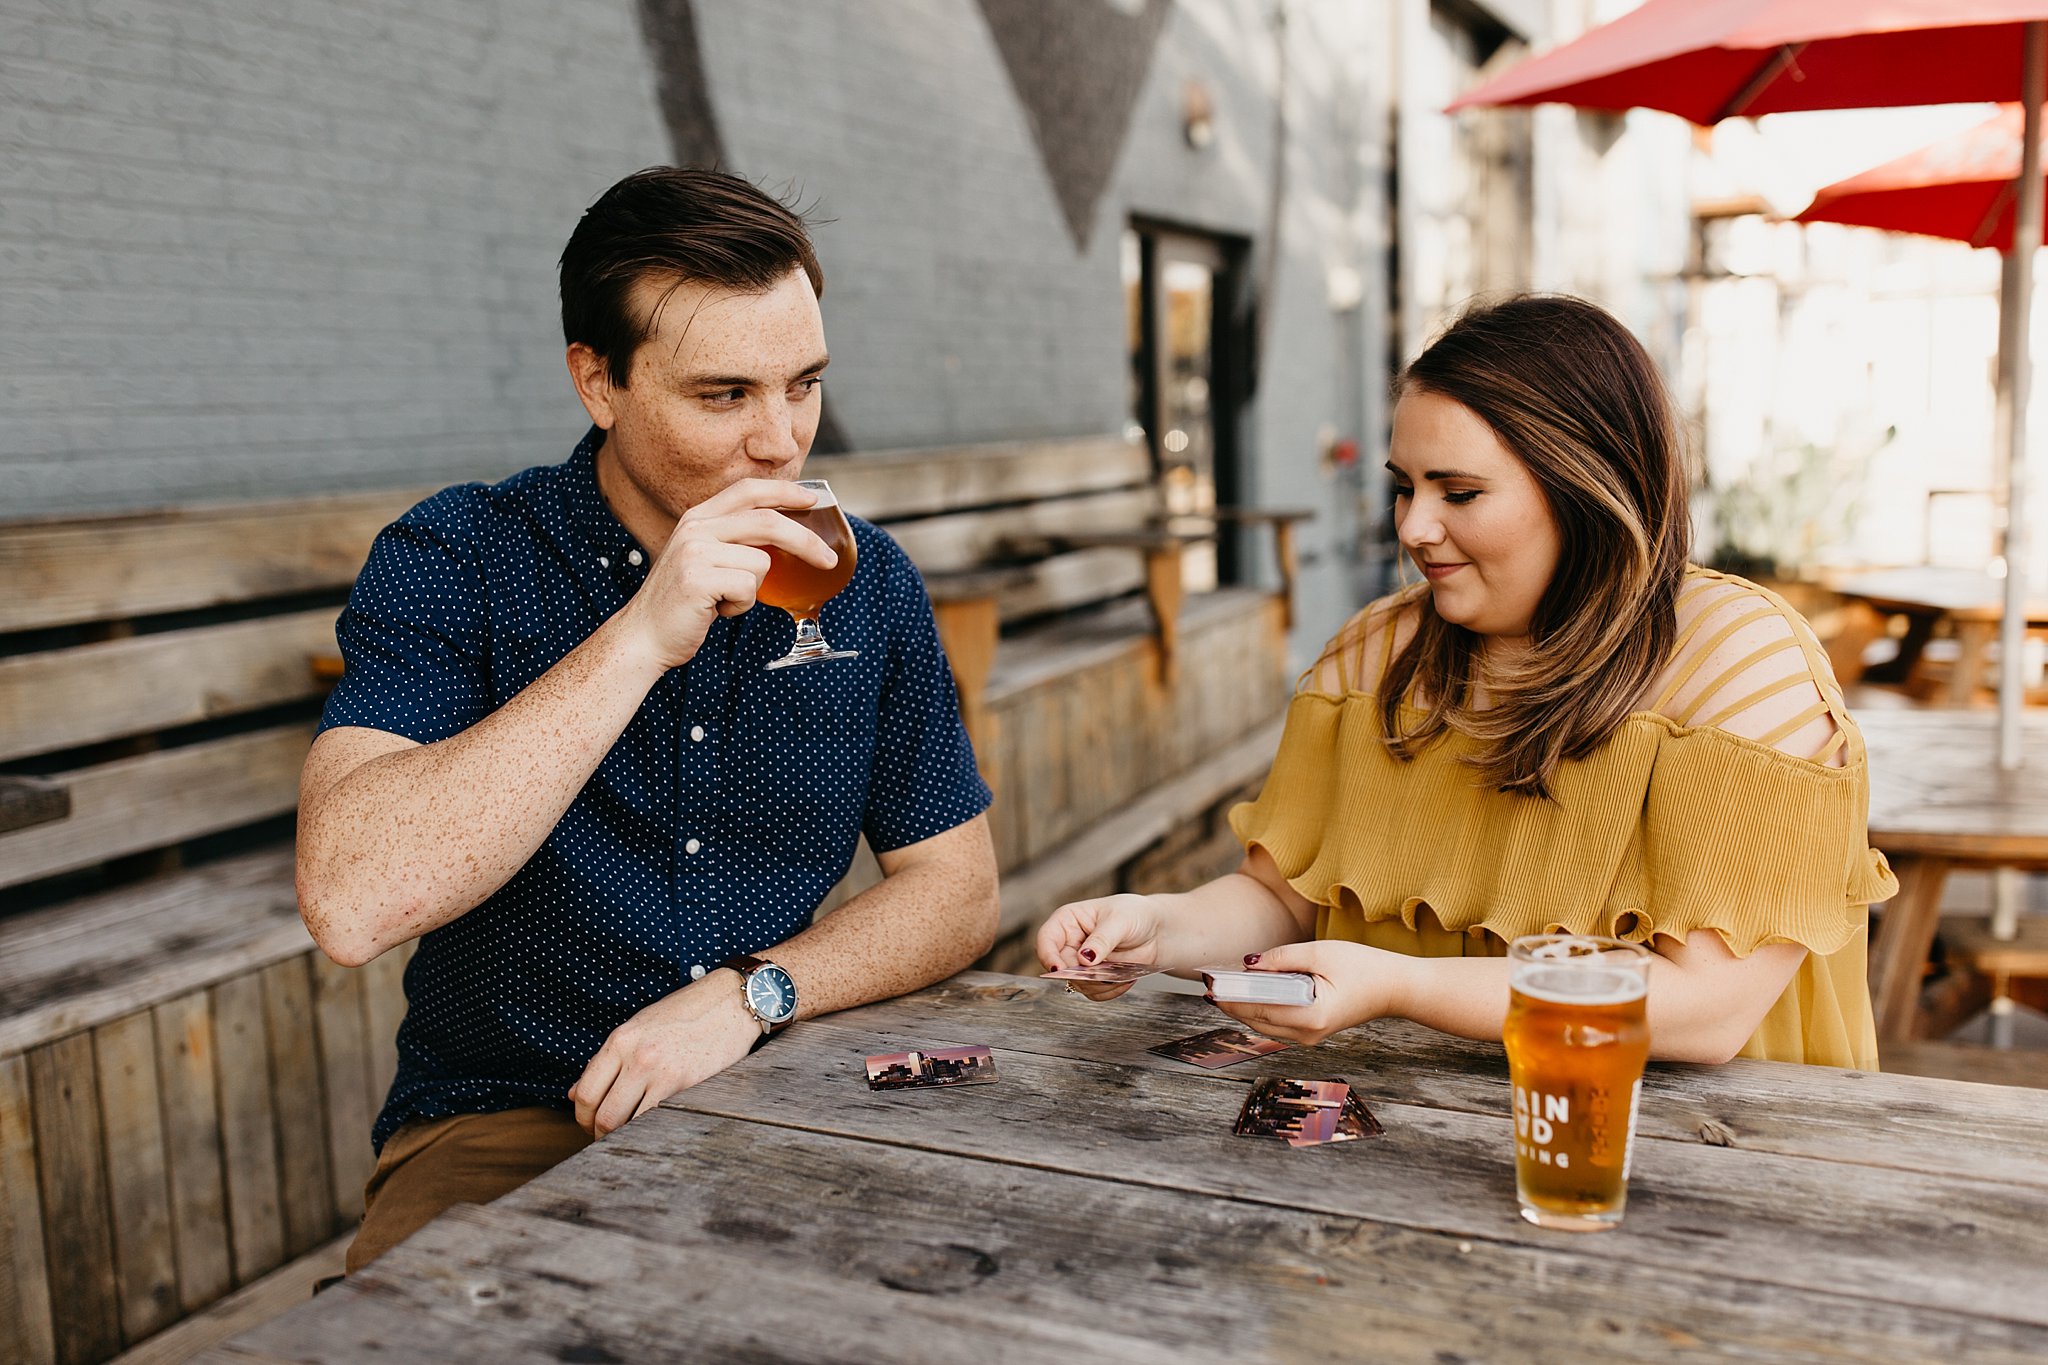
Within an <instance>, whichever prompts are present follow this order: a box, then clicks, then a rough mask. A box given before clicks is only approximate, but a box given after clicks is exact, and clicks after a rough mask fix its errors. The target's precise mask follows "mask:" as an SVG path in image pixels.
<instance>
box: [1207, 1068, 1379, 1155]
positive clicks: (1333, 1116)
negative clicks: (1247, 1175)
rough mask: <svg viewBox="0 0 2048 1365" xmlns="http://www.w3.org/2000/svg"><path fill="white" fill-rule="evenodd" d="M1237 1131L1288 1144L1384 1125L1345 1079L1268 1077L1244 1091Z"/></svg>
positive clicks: (1364, 1133)
mask: <svg viewBox="0 0 2048 1365" xmlns="http://www.w3.org/2000/svg"><path fill="white" fill-rule="evenodd" d="M1232 1131H1234V1132H1235V1133H1236V1134H1237V1135H1238V1136H1239V1137H1277V1138H1281V1139H1284V1140H1285V1141H1286V1143H1287V1145H1288V1146H1290V1147H1317V1146H1321V1145H1323V1144H1324V1143H1329V1142H1354V1141H1356V1140H1357V1139H1359V1138H1366V1137H1377V1136H1378V1135H1379V1134H1380V1133H1382V1132H1383V1131H1385V1130H1384V1129H1382V1128H1381V1127H1380V1122H1379V1120H1378V1119H1376V1118H1374V1117H1373V1116H1372V1111H1371V1110H1370V1109H1367V1108H1366V1107H1365V1102H1364V1101H1362V1100H1360V1099H1359V1098H1358V1096H1356V1095H1354V1094H1352V1093H1351V1086H1350V1085H1349V1084H1348V1083H1346V1082H1344V1081H1304V1080H1266V1081H1260V1082H1258V1083H1257V1084H1256V1085H1254V1086H1253V1087H1252V1090H1251V1093H1250V1094H1249V1095H1247V1096H1245V1101H1244V1109H1243V1111H1242V1112H1241V1113H1239V1115H1238V1116H1237V1126H1236V1127H1235V1128H1234V1129H1233V1130H1232Z"/></svg>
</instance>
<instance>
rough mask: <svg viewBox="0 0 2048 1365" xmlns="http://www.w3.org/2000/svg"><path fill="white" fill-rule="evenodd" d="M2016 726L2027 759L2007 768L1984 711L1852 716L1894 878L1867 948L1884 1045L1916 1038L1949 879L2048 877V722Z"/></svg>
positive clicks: (2032, 719)
mask: <svg viewBox="0 0 2048 1365" xmlns="http://www.w3.org/2000/svg"><path fill="white" fill-rule="evenodd" d="M2020 723H2021V727H2022V728H2021V737H2022V743H2023V746H2024V752H2025V753H2026V754H2027V756H2028V759H2029V761H2028V762H2027V763H2026V764H2025V765H2024V766H2022V767H2020V768H2018V769H2017V770H2015V771H2012V772H2007V771H2005V770H2004V769H2002V768H2000V767H1999V766H1998V718H1997V717H1996V716H1995V715H1992V714H1990V713H1988V712H1983V711H1955V710H1911V711H1890V710H1879V709H1876V708H1873V709H1871V710H1868V711H1864V712H1862V713H1860V714H1859V715H1858V716H1857V717H1856V725H1857V728H1858V729H1860V730H1861V731H1862V732H1863V742H1864V744H1865V745H1866V746H1867V747H1868V749H1869V752H1870V843H1871V846H1872V847H1873V848H1877V849H1880V850H1882V851H1883V853H1884V855H1885V857H1886V858H1888V859H1889V860H1890V861H1891V865H1892V870H1893V871H1894V872H1896V873H1898V876H1899V894H1898V895H1897V896H1894V897H1893V898H1892V899H1891V900H1890V901H1888V902H1886V903H1885V905H1884V908H1883V909H1881V910H1880V911H1879V912H1878V931H1877V938H1876V941H1875V942H1874V943H1872V945H1871V952H1870V999H1871V1004H1872V1006H1873V1007H1874V1008H1875V1009H1876V1012H1877V1038H1878V1043H1879V1046H1880V1049H1882V1046H1883V1045H1884V1044H1886V1043H1895V1042H1905V1041H1907V1040H1909V1039H1911V1038H1912V1037H1913V1036H1914V1019H1915V1017H1916V1015H1917V1013H1918V1007H1919V1000H1920V982H1921V977H1922V975H1923V974H1924V972H1925V969H1926V965H1927V955H1928V952H1929V950H1930V949H1931V948H1932V947H1933V945H1934V935H1935V931H1936V929H1937V928H1938V926H1939V924H1940V919H1941V891H1942V886H1943V884H1944V882H1945V881H1946V880H1947V878H1948V874H1949V872H1950V871H1951V870H1953V869H1956V868H2016V869H2019V870H2022V871H2033V872H2043V871H2048V715H2043V714H2040V713H2038V712H2035V711H2028V712H2026V713H2025V714H2023V715H2022V716H2021V717H2020Z"/></svg>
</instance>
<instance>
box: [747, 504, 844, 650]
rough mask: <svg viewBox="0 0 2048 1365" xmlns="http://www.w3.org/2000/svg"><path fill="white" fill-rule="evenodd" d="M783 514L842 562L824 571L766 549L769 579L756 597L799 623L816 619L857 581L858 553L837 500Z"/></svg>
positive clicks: (765, 580) (773, 549) (794, 557)
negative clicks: (821, 543)
mask: <svg viewBox="0 0 2048 1365" xmlns="http://www.w3.org/2000/svg"><path fill="white" fill-rule="evenodd" d="M826 496H828V497H829V496H830V494H827V495H826ZM782 515H784V516H785V517H788V518H789V519H790V520H791V521H793V522H795V523H796V524H797V525H799V526H802V527H805V528H807V529H809V530H810V531H811V532H812V533H813V534H815V535H816V536H817V537H818V539H820V540H822V541H824V542H825V543H826V544H827V545H829V546H831V547H832V551H833V553H835V554H837V555H838V556H839V562H838V563H837V564H834V565H833V566H832V567H831V568H829V569H821V568H819V567H818V566H817V565H815V564H812V563H810V562H809V561H808V560H802V559H798V558H797V557H796V556H795V555H793V554H790V553H789V552H788V551H786V550H778V549H776V548H775V547H774V546H773V545H768V546H764V547H763V548H764V549H766V550H767V551H768V576H767V577H766V578H764V579H762V580H761V591H760V592H758V593H756V594H755V597H756V598H757V599H758V600H760V601H762V602H766V603H767V604H768V605H769V606H771V607H781V608H782V609H783V610H784V611H786V612H788V613H789V614H790V615H791V616H794V617H796V618H797V619H798V620H802V619H803V618H805V617H807V616H808V617H812V618H815V617H816V616H817V614H818V613H819V612H821V611H823V610H824V609H825V604H826V603H827V602H829V601H831V600H832V599H833V598H834V597H836V596H838V594H839V590H840V589H841V588H843V587H845V586H846V585H847V584H848V583H851V582H852V581H853V568H854V557H855V555H856V554H857V553H858V551H857V550H856V549H855V548H854V543H853V528H852V527H851V526H849V525H847V524H846V513H844V512H842V511H840V510H839V504H838V502H837V501H832V502H821V503H819V504H818V505H817V506H815V507H806V508H805V509H804V510H802V511H801V512H790V511H785V512H783V514H782Z"/></svg>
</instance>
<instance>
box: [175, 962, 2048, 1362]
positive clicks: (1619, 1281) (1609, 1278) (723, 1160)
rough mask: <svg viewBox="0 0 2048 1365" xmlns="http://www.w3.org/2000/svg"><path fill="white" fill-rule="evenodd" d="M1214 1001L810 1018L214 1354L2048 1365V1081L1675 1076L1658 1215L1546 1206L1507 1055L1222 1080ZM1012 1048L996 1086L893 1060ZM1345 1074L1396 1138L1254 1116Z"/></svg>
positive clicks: (1376, 1059) (997, 994)
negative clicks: (1214, 1054)
mask: <svg viewBox="0 0 2048 1365" xmlns="http://www.w3.org/2000/svg"><path fill="white" fill-rule="evenodd" d="M1219 1022H1223V1021H1222V1020H1221V1017H1220V1016H1219V1015H1217V1014H1216V1013H1215V1012H1214V1011H1213V1010H1212V1009H1211V1007H1209V1006H1207V1005H1206V1004H1204V1003H1203V1002H1202V1001H1201V1000H1200V999H1199V998H1196V997H1192V996H1184V995H1173V994H1165V993H1154V992H1132V993H1131V994H1129V995H1126V996H1125V997H1123V998H1122V999H1121V1000H1119V1001H1117V1002H1114V1003H1109V1004H1099V1005H1097V1004H1090V1003H1089V1002H1087V1001H1085V1000H1083V999H1082V998H1081V997H1079V996H1077V995H1071V994H1069V993H1067V992H1065V991H1064V990H1062V989H1061V988H1060V986H1059V985H1058V984H1057V983H1054V982H1046V981H1037V980H1032V979H1027V978H1019V977H1005V976H994V975H989V974H983V973H970V974H966V975H963V976H961V977H958V978H955V979H953V980H951V981H948V982H945V983H943V984H941V985H939V986H936V987H934V988H932V989H930V990H927V991H923V992H920V993H918V994H916V995H914V996H910V997H907V998H905V999H902V1000H897V1001H891V1002H887V1003H884V1004H880V1005H874V1006H870V1007H867V1008H865V1009H860V1010H854V1011H850V1012H847V1013H845V1014H840V1015H835V1016H831V1017H828V1018H823V1019H818V1020H812V1021H809V1022H806V1023H803V1024H800V1025H797V1026H796V1027H794V1028H792V1029H790V1030H789V1031H788V1032H787V1033H786V1034H784V1035H783V1036H782V1037H780V1038H778V1039H777V1040H776V1041H775V1042H773V1043H771V1044H770V1045H769V1046H767V1047H765V1048H763V1049H761V1050H760V1051H759V1052H757V1053H755V1054H754V1055H753V1056H751V1057H749V1058H747V1059H746V1060H745V1061H743V1062H741V1063H740V1064H739V1065H737V1066H735V1067H734V1068H732V1070H730V1071H728V1072H727V1073H725V1074H724V1075H722V1076H719V1077H717V1078H715V1079H713V1080H711V1081H709V1082H707V1083H705V1084H703V1085H700V1086H698V1087H696V1088H695V1089H692V1090H689V1091H686V1092H684V1093H683V1094H681V1095H678V1096H677V1097H675V1098H674V1099H673V1100H671V1101H670V1102H669V1103H668V1104H666V1105H664V1106H663V1107H662V1108H661V1109H659V1110H656V1111H653V1112H650V1113H648V1114H646V1115H644V1116H642V1117H641V1118H639V1119H637V1120H635V1121H634V1122H633V1123H631V1124H629V1125H628V1126H627V1127H625V1128H623V1129H621V1130H620V1131H619V1132H617V1133H614V1134H613V1135H611V1136H610V1137H609V1138H607V1139H605V1140H604V1141H603V1142H601V1143H598V1144H597V1145H595V1146H594V1147H592V1148H591V1149H589V1150H588V1151H586V1152H585V1153H583V1154H582V1155H580V1156H578V1157H576V1158H574V1159H572V1160H570V1161H569V1162H567V1163H565V1164H564V1165H562V1166H561V1167H559V1168H557V1169H556V1170H554V1171H552V1172H550V1173H549V1174H547V1175H545V1176H543V1177H541V1178H540V1179H538V1180H536V1181H534V1182H533V1183H532V1184H531V1185H529V1186H527V1187H526V1188H525V1189H523V1190H520V1191H517V1192H515V1193H514V1194H512V1195H510V1196H508V1197H507V1198H505V1199H503V1200H500V1201H499V1202H497V1203H496V1204H493V1205H490V1206H489V1207H485V1208H459V1209H456V1210H454V1211H452V1212H451V1213H450V1214H448V1215H446V1216H444V1217H443V1218H442V1219H440V1220H439V1221H437V1222H435V1223H434V1224H432V1225H430V1226H429V1227H428V1228H426V1229H425V1230H423V1231H422V1232H421V1233H419V1234H418V1235H417V1236H415V1237H414V1238H413V1239H412V1240H411V1241H409V1242H407V1243H406V1244H404V1245H403V1246H401V1247H399V1248H398V1249H396V1250H394V1251H392V1252H391V1253H389V1254H388V1255H386V1256H385V1257H384V1258H383V1259H381V1260H379V1261H378V1262H376V1263H375V1264H373V1265H372V1266H370V1267H368V1268H366V1269H365V1270H364V1271H362V1272H360V1273H358V1274H357V1275H355V1276H354V1277H352V1278H351V1279H350V1280H348V1281H347V1282H345V1283H344V1284H342V1285H340V1286H338V1287H336V1288H334V1289H332V1290H330V1291H328V1292H327V1293H325V1294H323V1295H321V1296H319V1297H318V1298H316V1299H314V1300H313V1301H312V1302H310V1303H308V1304H306V1305H304V1306H303V1307H301V1308H299V1309H297V1310H295V1311H294V1312H292V1313H290V1314H287V1315H285V1316H284V1317H282V1318H279V1319H276V1320H273V1321H272V1322H270V1323H268V1324H266V1325H265V1326H263V1327H261V1328H258V1329H256V1330H254V1331H251V1332H249V1333H246V1334H244V1335H242V1336H241V1337H238V1338H236V1339H235V1340H234V1341H232V1342H230V1343H228V1344H227V1345H226V1346H224V1347H222V1348H220V1349H218V1350H217V1351H216V1352H215V1353H214V1354H213V1355H212V1356H210V1357H208V1358H209V1359H213V1360H218V1361H240V1362H246V1361H322V1362H324V1361H346V1360H362V1359H369V1358H393V1359H405V1360H418V1361H441V1360H448V1361H456V1360H460V1361H476V1360H488V1361H492V1362H494V1365H496V1363H502V1365H511V1362H518V1361H543V1360H545V1361H641V1360H679V1359H744V1360H748V1361H827V1360H830V1361H838V1360H863V1361H866V1360H872V1361H890V1362H896V1361H965V1360H977V1361H979V1360H990V1361H1008V1360H1015V1361H1058V1362H1061V1365H1072V1362H1074V1361H1087V1360H1118V1361H1153V1360H1157V1361H1187V1360H1232V1361H1245V1360H1317V1361H1321V1360H1328V1359H1361V1360H1418V1361H1420V1360H1426V1361H1439V1362H1440V1361H1453V1360H1456V1361H1479V1360H1500V1361H1517V1362H1520V1361H1567V1360H1569V1361H1580V1360H1612V1359H1639V1360H1659V1361H1663V1360H1692V1359H1728V1358H1733V1357H1739V1358H1742V1359H1746V1360H1811V1361H1831V1362H1840V1361H1848V1360H1857V1361H1885V1360H1915V1361H1925V1360H1937V1359H1938V1360H1947V1361H1958V1362H1960V1361H1972V1362H1978V1361H2019V1360H2034V1361H2038V1360H2040V1359H2042V1358H2043V1357H2044V1355H2048V1092H2044V1091H2038V1090H2018V1089H2007V1088H2002V1087H1995V1086H1986V1085H1974V1084H1969V1083H1966V1082H1959V1081H1936V1080H1927V1079H1922V1078H1919V1077H1912V1076H1878V1075H1871V1074H1865V1073H1859V1072H1850V1071H1836V1070H1828V1069H1824V1068H1818V1067H1799V1066H1791V1065H1785V1064H1778V1063H1768V1062H1735V1063H1732V1064H1730V1065H1728V1066H1726V1067H1721V1068H1710V1067H1696V1066H1679V1065H1662V1064H1652V1067H1651V1069H1650V1073H1649V1075H1648V1077H1647V1078H1646V1079H1645V1081H1644V1085H1643V1099H1642V1110H1641V1118H1640V1136H1639V1142H1638V1150H1637V1153H1636V1156H1635V1163H1634V1165H1635V1169H1634V1174H1633V1178H1632V1181H1631V1187H1630V1194H1629V1207H1628V1217H1627V1220H1626V1222H1625V1223H1624V1224H1623V1226H1622V1227H1621V1228H1620V1229H1619V1230H1618V1231H1614V1232H1610V1233H1603V1234H1597V1235H1590V1236H1589V1235H1583V1234H1572V1233H1562V1232H1545V1231H1542V1230H1539V1229H1537V1228H1534V1227H1531V1226H1530V1225H1528V1224H1527V1223H1524V1222H1523V1221H1522V1220H1521V1218H1520V1216H1519V1215H1518V1213H1517V1211H1516V1205H1515V1194H1514V1175H1513V1163H1512V1157H1511V1149H1510V1127H1509V1105H1508V1088H1507V1079H1506V1066H1505V1062H1504V1060H1503V1058H1502V1055H1501V1050H1500V1048H1499V1046H1498V1045H1496V1044H1481V1043H1469V1042H1464V1041H1461V1040H1457V1039H1453V1038H1448V1037H1446V1036H1444V1035H1441V1034H1437V1033H1433V1032H1431V1031H1429V1030H1427V1029H1423V1028H1420V1027H1417V1026H1414V1025H1411V1024H1407V1023H1404V1022H1395V1021H1383V1022H1381V1023H1378V1024H1375V1025H1372V1026H1370V1027H1368V1028H1364V1029H1359V1030H1354V1031H1352V1032H1350V1033H1346V1034H1343V1035H1340V1036H1339V1037H1337V1038H1334V1039H1332V1040H1330V1041H1329V1042H1328V1043H1326V1044H1324V1045H1323V1046H1322V1047H1320V1048H1317V1049H1314V1050H1310V1051H1293V1050H1290V1051H1287V1052H1282V1053H1279V1054H1276V1055H1273V1056H1269V1057H1263V1058H1259V1059H1257V1060H1254V1061H1251V1062H1246V1063H1243V1064H1241V1065H1238V1066H1235V1067H1231V1068H1229V1069H1227V1070H1223V1071H1214V1072H1210V1071H1202V1070H1198V1069H1197V1068H1195V1067H1192V1066H1188V1065H1185V1064H1182V1063H1179V1062H1174V1061H1169V1060H1167V1059H1165V1058H1162V1057H1159V1056H1155V1055H1153V1054H1152V1053H1150V1052H1148V1051H1147V1049H1148V1048H1150V1047H1151V1046H1152V1045H1154V1044H1156V1043H1159V1042H1163V1041H1167V1040H1170V1039H1174V1038H1178V1037H1182V1036H1184V1035H1187V1034H1190V1033H1194V1032H1198V1031H1200V1030H1202V1029H1206V1028H1210V1027H1214V1026H1215V1025H1216V1024H1217V1023H1219ZM973 1043H985V1044H988V1045H989V1046H991V1047H992V1048H993V1049H994V1050H995V1057H996V1061H997V1066H998V1068H999V1071H1000V1075H1001V1079H1000V1081H999V1082H998V1083H997V1084H994V1085H983V1086H972V1087H959V1088H954V1089H945V1090H913V1091H896V1092H883V1093H876V1092H871V1091H870V1090H869V1089H868V1088H867V1083H866V1077H865V1072H864V1070H863V1067H862V1058H863V1057H864V1056H865V1055H867V1054H870V1053H877V1052H892V1051H901V1050H905V1049H908V1048H912V1047H918V1046H942V1045H963V1044H973ZM1259 1076H1316V1077H1343V1078H1345V1079H1347V1080H1349V1081H1350V1082H1351V1083H1352V1084H1353V1086H1354V1087H1356V1088H1357V1089H1358V1090H1359V1091H1360V1092H1361V1093H1362V1094H1363V1095H1364V1097H1365V1098H1366V1101H1367V1103H1368V1104H1369V1105H1370V1106H1371V1108H1372V1110H1373V1112H1374V1113H1375V1114H1376V1115H1377V1116H1378V1117H1379V1119H1380V1121H1381V1122H1382V1123H1383V1124H1384V1125H1385V1129H1386V1132H1385V1135H1384V1136H1381V1137H1377V1138H1370V1139H1367V1140H1364V1141H1360V1142H1351V1143H1344V1144H1338V1145H1332V1146H1325V1147H1317V1148H1308V1149H1303V1150H1292V1149H1290V1148H1288V1147H1287V1146H1285V1145H1284V1144H1282V1143H1279V1142H1276V1141H1273V1140H1271V1139H1248V1138H1238V1137H1233V1136H1232V1135H1231V1123H1232V1120H1233V1119H1234V1118H1235V1116H1236V1114H1237V1111H1238V1107H1239V1105H1240V1103H1241V1102H1242V1100H1243V1098H1244V1095H1245V1090H1246V1086H1247V1083H1248V1082H1249V1081H1251V1080H1253V1079H1254V1078H1257V1077H1259Z"/></svg>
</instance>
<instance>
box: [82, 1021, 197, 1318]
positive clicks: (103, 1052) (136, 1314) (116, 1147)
mask: <svg viewBox="0 0 2048 1365" xmlns="http://www.w3.org/2000/svg"><path fill="white" fill-rule="evenodd" d="M92 1043H93V1061H94V1070H95V1072H96V1074H97V1078H98V1082H99V1105H100V1122H101V1125H102V1127H103V1129H104V1130H105V1134H106V1138H105V1141H106V1151H107V1203H108V1210H109V1212H110V1213H111V1215H112V1222H113V1228H114V1274H115V1284H116V1286H117V1288H118V1290H119V1292H120V1297H121V1336H122V1339H123V1340H125V1341H131V1342H134V1341H140V1340H142V1338H144V1337H146V1336H149V1335H150V1334H151V1333H153V1332H156V1331H159V1330H160V1329H162V1328H163V1327H164V1326H165V1325H166V1324H168V1323H170V1322H171V1321H173V1320H174V1319H176V1318H177V1317H178V1316H179V1313H180V1305H179V1303H178V1256H177V1246H176V1243H175V1240H174V1237H173V1234H172V1231H171V1187H170V1174H169V1160H168V1158H167V1156H166V1154H165V1150H164V1121H163V1111H162V1107H161V1102H160V1091H159V1089H158V1086H157V1074H156V1027H155V1021H154V1020H153V1018H152V1017H151V1015H150V1013H149V1012H148V1011H147V1010H144V1011H140V1012H138V1013H135V1014H131V1015H129V1016H128V1017H127V1018H125V1019H117V1020H115V1021H114V1022H113V1023H111V1024H103V1025H101V1026H100V1027H99V1028H96V1029H94V1030H93V1032H92Z"/></svg>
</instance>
